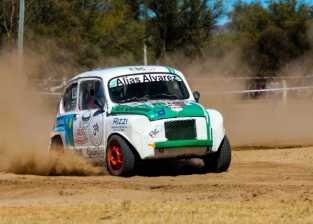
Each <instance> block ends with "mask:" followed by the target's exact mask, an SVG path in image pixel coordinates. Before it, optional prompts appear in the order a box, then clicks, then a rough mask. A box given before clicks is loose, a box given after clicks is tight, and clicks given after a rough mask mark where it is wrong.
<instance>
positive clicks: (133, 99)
mask: <svg viewBox="0 0 313 224" xmlns="http://www.w3.org/2000/svg"><path fill="white" fill-rule="evenodd" d="M148 99H149V98H148V97H147V96H146V95H145V96H142V97H136V96H134V97H130V98H127V99H123V100H120V101H119V103H127V102H131V101H147V100H148Z"/></svg>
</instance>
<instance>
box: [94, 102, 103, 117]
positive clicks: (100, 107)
mask: <svg viewBox="0 0 313 224" xmlns="http://www.w3.org/2000/svg"><path fill="white" fill-rule="evenodd" d="M94 102H95V104H96V105H97V107H98V108H99V112H101V113H103V112H104V103H103V101H102V100H99V99H98V98H96V99H94Z"/></svg>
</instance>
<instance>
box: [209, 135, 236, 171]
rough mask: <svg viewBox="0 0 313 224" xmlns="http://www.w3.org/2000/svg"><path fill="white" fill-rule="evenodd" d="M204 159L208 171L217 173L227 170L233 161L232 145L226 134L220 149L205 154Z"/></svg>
mask: <svg viewBox="0 0 313 224" xmlns="http://www.w3.org/2000/svg"><path fill="white" fill-rule="evenodd" d="M203 161H204V164H205V167H206V169H207V170H208V171H212V172H217V173H219V172H224V171H227V170H228V168H229V166H230V163H231V146H230V144H229V140H228V138H227V137H226V136H225V137H224V139H223V141H222V143H221V145H220V148H219V150H218V151H217V152H216V153H214V154H209V155H207V156H205V157H204V158H203Z"/></svg>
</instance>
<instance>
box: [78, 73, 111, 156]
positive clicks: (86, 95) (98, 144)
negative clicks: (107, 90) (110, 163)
mask: <svg viewBox="0 0 313 224" xmlns="http://www.w3.org/2000/svg"><path fill="white" fill-rule="evenodd" d="M101 105H102V108H101ZM104 105H105V97H104V89H103V84H102V81H101V80H100V79H83V80H81V81H80V82H79V100H78V114H77V116H76V120H75V121H74V143H75V150H77V151H79V152H81V153H82V154H83V155H85V156H86V157H88V158H90V159H92V160H99V159H102V158H104V134H105V133H104V131H105V130H104V123H103V122H104V118H105V116H106V115H105V113H104Z"/></svg>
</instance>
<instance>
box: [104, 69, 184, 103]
mask: <svg viewBox="0 0 313 224" xmlns="http://www.w3.org/2000/svg"><path fill="white" fill-rule="evenodd" d="M109 93H110V97H111V99H112V101H113V102H116V103H126V102H132V101H146V100H161V99H167V100H177V99H188V98H189V92H188V89H187V87H186V85H185V84H184V82H183V80H182V79H181V78H180V77H179V76H177V75H173V74H167V73H165V74H140V75H127V76H120V77H117V78H113V79H111V80H110V81H109Z"/></svg>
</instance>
